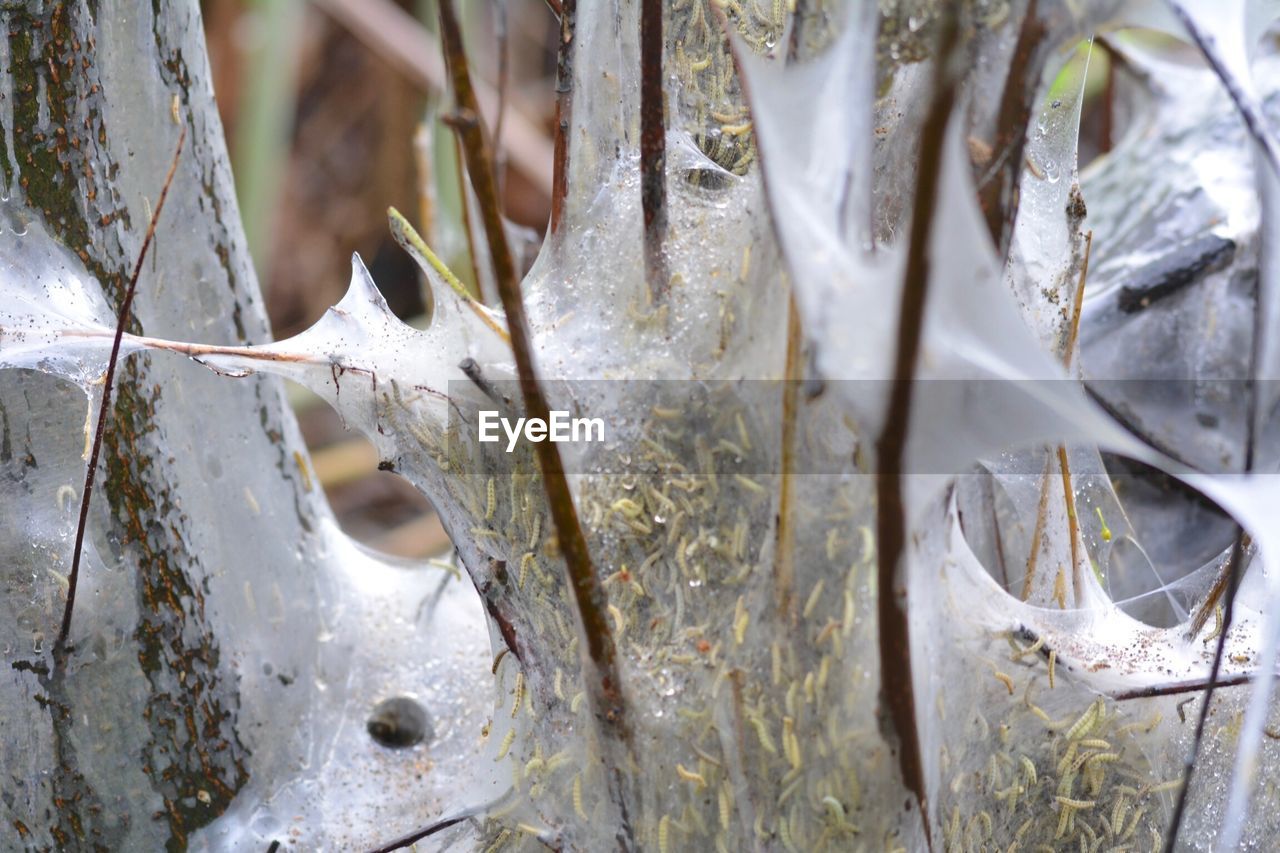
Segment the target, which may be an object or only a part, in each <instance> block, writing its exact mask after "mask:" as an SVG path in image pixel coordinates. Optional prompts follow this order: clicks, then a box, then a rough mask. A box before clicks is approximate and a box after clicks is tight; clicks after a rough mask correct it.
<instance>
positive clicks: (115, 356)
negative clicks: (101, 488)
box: [53, 124, 187, 664]
mask: <svg viewBox="0 0 1280 853" xmlns="http://www.w3.org/2000/svg"><path fill="white" fill-rule="evenodd" d="M186 141H187V126H186V125H185V124H184V125H183V126H182V131H181V133H179V134H178V146H177V148H175V149H174V152H173V160H172V162H170V163H169V173H168V174H167V175H165V177H164V185H163V186H162V187H161V188H160V198H159V199H158V200H157V201H156V208H155V212H154V213H153V214H152V215H151V221H150V222H149V223H147V234H146V236H145V237H143V238H142V248H141V249H139V250H138V259H137V260H136V261H135V262H134V264H133V273H132V274H131V275H130V276H129V284H128V286H127V287H126V288H125V291H124V299H122V300H121V301H120V317H119V319H118V320H117V321H116V334H115V337H114V338H113V339H112V341H111V357H110V358H109V359H108V360H107V375H106V378H105V380H104V381H103V384H102V402H101V403H100V404H99V405H98V425H97V428H96V430H95V431H94V434H93V447H92V449H91V450H90V451H89V464H88V466H87V467H86V469H85V473H84V489H83V491H82V492H81V493H80V519H79V521H78V522H77V523H76V541H75V545H74V546H73V550H72V556H71V573H70V574H69V575H68V576H67V603H66V605H65V606H64V607H63V610H62V626H61V627H60V628H59V629H58V640H57V642H56V643H54V646H53V651H54V662H55V664H56V663H57V662H59V661H60V660H61V659H64V658H65V657H66V655H67V637H68V636H69V635H70V633H71V616H72V614H73V613H74V612H75V609H76V588H77V585H78V583H79V581H80V560H81V555H82V553H83V551H84V534H85V530H86V528H87V527H88V526H89V501H90V499H91V498H92V497H93V481H94V479H95V477H96V476H97V473H98V457H99V456H100V455H101V453H102V440H103V437H104V436H105V435H106V427H107V414H108V413H109V412H110V411H111V390H112V385H113V384H114V382H115V376H116V364H117V363H118V362H119V360H120V342H121V341H122V340H123V339H124V330H125V327H126V326H128V325H129V316H130V310H131V309H132V308H133V295H134V293H135V292H136V291H137V288H138V276H139V275H141V274H142V264H143V262H144V261H145V260H146V259H147V250H148V249H150V248H151V242H152V240H154V239H155V236H156V223H157V222H159V221H160V212H161V211H162V210H164V200H165V199H166V198H168V196H169V186H170V185H171V184H172V183H173V176H174V173H176V172H177V171H178V158H179V157H181V156H182V146H183V143H185V142H186Z"/></svg>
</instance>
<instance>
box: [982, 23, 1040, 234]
mask: <svg viewBox="0 0 1280 853" xmlns="http://www.w3.org/2000/svg"><path fill="white" fill-rule="evenodd" d="M1046 35H1048V30H1047V28H1046V27H1045V25H1044V23H1043V22H1042V21H1041V20H1040V17H1039V15H1038V13H1037V8H1036V0H1031V2H1029V3H1028V4H1027V12H1026V15H1025V16H1024V17H1023V19H1022V28H1021V29H1020V30H1019V31H1018V41H1017V44H1016V45H1014V50H1013V56H1012V57H1011V58H1010V60H1009V73H1008V75H1007V76H1006V77H1005V82H1004V93H1003V94H1002V95H1001V98H1000V112H999V114H998V115H997V117H996V138H995V141H994V144H993V145H992V146H991V148H992V150H993V151H994V152H995V153H994V157H995V158H996V162H998V163H999V166H998V167H997V168H996V170H995V172H994V174H993V175H992V176H991V178H990V180H988V181H987V182H986V183H984V184H983V185H982V186H981V187H979V188H978V202H979V204H981V206H982V212H983V216H984V217H985V218H986V222H987V230H988V231H989V232H990V234H991V239H992V241H993V242H994V243H995V244H996V251H997V253H998V254H999V256H1000V257H1001V258H1003V257H1004V255H1005V253H1006V252H1007V251H1008V248H1009V236H1010V234H1011V233H1012V232H1013V220H1014V217H1015V216H1016V213H1017V194H1018V180H1019V177H1020V176H1021V174H1022V151H1023V149H1024V148H1025V147H1026V141H1027V123H1028V122H1029V121H1030V118H1031V108H1032V106H1033V104H1034V102H1035V93H1036V88H1037V87H1036V85H1035V84H1036V83H1037V82H1038V81H1039V78H1040V67H1041V61H1042V60H1041V57H1042V55H1043V54H1042V53H1041V51H1040V47H1041V45H1042V44H1043V43H1044V40H1045V36H1046ZM1028 80H1030V81H1031V85H1027V81H1028Z"/></svg>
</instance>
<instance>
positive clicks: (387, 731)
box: [365, 696, 435, 749]
mask: <svg viewBox="0 0 1280 853" xmlns="http://www.w3.org/2000/svg"><path fill="white" fill-rule="evenodd" d="M365 728H366V729H367V730H368V732H369V737H371V738H373V740H374V742H376V743H377V744H378V745H379V746H384V747H386V748H387V749H407V748H408V747H411V746H417V745H418V744H420V743H422V742H423V741H428V742H429V741H430V740H431V739H432V738H433V737H435V733H434V732H433V731H432V728H431V721H430V720H429V719H427V712H426V710H425V709H424V708H423V707H422V705H421V704H419V703H418V701H417V700H415V699H410V698H409V697H407V696H396V697H393V698H391V699H384V700H383V701H381V702H379V703H378V704H377V705H376V706H375V707H374V709H373V713H372V714H370V715H369V721H368V723H367V724H366V725H365Z"/></svg>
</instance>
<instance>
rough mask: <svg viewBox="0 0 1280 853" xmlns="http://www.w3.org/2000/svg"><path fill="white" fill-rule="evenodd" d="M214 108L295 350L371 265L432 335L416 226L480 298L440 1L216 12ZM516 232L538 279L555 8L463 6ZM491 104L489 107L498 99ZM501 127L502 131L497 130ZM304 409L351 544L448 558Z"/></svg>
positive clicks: (301, 411) (397, 495) (296, 396)
mask: <svg viewBox="0 0 1280 853" xmlns="http://www.w3.org/2000/svg"><path fill="white" fill-rule="evenodd" d="M202 9H203V13H204V23H205V30H206V35H207V38H208V42H209V60H210V63H211V65H212V71H213V82H214V90H215V92H216V95H217V99H218V107H219V110H220V112H221V115H222V123H223V126H224V127H225V129H226V135H227V145H228V147H229V149H230V151H231V159H232V167H233V170H234V173H235V178H236V192H237V195H238V197H239V202H240V211H241V215H242V217H243V219H244V226H245V231H246V233H247V234H248V238H249V244H250V249H251V251H252V254H253V259H254V264H255V266H256V267H257V270H258V277H259V281H260V282H261V285H262V290H263V295H264V297H265V299H266V304H267V311H268V314H269V315H270V319H271V325H272V328H273V330H274V333H275V336H276V338H277V339H279V338H284V337H288V336H290V335H293V334H296V333H298V332H300V331H302V330H303V329H305V328H306V327H308V326H309V325H311V324H312V323H314V322H315V321H316V320H317V319H319V317H320V315H321V314H323V313H324V311H325V309H326V308H328V307H329V306H331V305H333V304H334V303H336V302H337V301H338V300H339V299H341V298H342V295H343V294H344V293H345V292H346V288H347V284H348V281H349V279H350V256H351V253H352V252H359V253H360V256H361V258H363V259H364V261H365V263H366V264H367V265H368V267H369V269H370V271H371V272H372V274H373V277H374V280H375V281H376V282H377V284H378V287H379V288H380V289H381V290H382V293H383V295H384V296H386V298H387V301H388V302H389V303H390V305H391V308H392V310H393V311H395V312H396V314H397V315H398V316H399V317H401V318H402V319H403V320H405V321H406V322H409V323H411V324H419V325H420V324H422V323H425V321H426V315H425V312H426V310H427V305H426V303H425V301H424V291H423V285H422V282H421V280H420V278H419V275H418V271H417V268H416V267H415V266H414V264H413V261H412V260H411V259H410V258H409V256H408V255H406V254H405V253H404V252H403V251H401V249H400V248H399V247H398V246H397V245H396V244H395V242H394V241H393V240H392V238H391V235H390V232H389V231H388V229H387V224H386V223H387V219H386V210H387V207H388V206H394V207H396V208H398V209H399V210H400V211H401V212H402V213H404V215H405V216H407V217H408V218H409V220H410V221H411V222H412V223H413V224H414V226H415V227H416V228H417V229H418V230H419V231H420V232H421V233H422V234H423V236H424V237H425V238H426V239H427V242H428V243H429V244H430V245H431V246H432V247H433V248H434V249H435V250H436V251H437V252H438V253H439V254H440V255H441V257H442V258H444V260H445V262H446V263H447V264H448V265H449V267H450V268H451V269H452V270H453V271H454V272H455V273H456V274H457V275H458V277H459V278H461V279H462V280H463V281H464V282H465V283H467V285H468V286H469V287H472V288H475V287H477V284H476V273H475V271H474V269H473V267H472V263H471V254H470V249H469V240H468V224H467V223H468V221H469V219H468V216H469V215H471V216H474V215H476V214H475V211H474V209H473V207H474V206H473V205H471V204H469V201H470V200H469V199H468V198H467V196H466V194H465V193H464V192H463V190H462V185H461V183H460V180H459V178H460V173H459V170H458V152H457V148H456V145H455V142H454V138H453V133H452V131H451V130H449V128H448V127H446V126H445V125H444V124H443V123H442V122H441V121H440V117H441V116H443V115H447V114H448V112H449V111H450V109H451V105H450V103H449V101H448V98H447V94H445V92H444V89H445V85H444V83H445V72H444V65H443V61H442V59H441V55H440V51H439V46H438V41H437V39H436V35H435V29H436V8H435V3H434V2H431V0H204V2H203V3H202ZM458 9H459V13H460V15H461V16H462V18H463V26H464V31H465V37H466V40H467V48H468V53H469V56H470V59H471V63H472V65H471V68H472V74H473V76H475V77H478V78H479V85H480V87H481V89H482V91H481V92H480V96H481V105H482V108H483V109H484V111H485V119H486V126H487V127H488V129H489V131H490V133H491V135H493V134H494V133H495V132H500V134H501V136H500V138H499V145H498V160H499V175H500V180H501V182H502V190H503V203H504V205H505V212H506V215H507V217H508V218H509V219H510V220H511V222H512V223H513V226H514V227H515V228H516V231H517V234H518V236H519V240H518V241H517V243H518V245H520V246H521V247H522V249H523V251H522V253H521V254H522V255H523V260H524V262H525V264H526V266H527V264H528V263H529V262H531V261H532V258H533V256H534V255H535V254H536V251H537V247H538V245H539V243H540V240H541V236H542V233H543V231H544V230H545V228H546V224H547V221H548V217H549V215H550V190H551V172H552V139H553V136H552V128H553V121H554V111H555V100H554V87H555V67H556V55H555V46H556V42H557V40H558V36H559V21H558V19H557V17H556V15H555V13H554V12H553V11H552V7H551V6H549V5H548V4H547V2H545V0H509V2H508V0H483V2H476V0H458ZM486 90H487V91H486ZM499 111H501V115H502V120H501V123H500V126H499V123H498V121H497V116H498V114H499ZM289 390H290V395H291V399H292V402H293V405H294V408H295V410H296V411H297V414H298V419H299V422H300V423H301V426H302V431H303V434H304V437H305V438H306V441H307V444H308V445H309V446H310V448H311V451H312V460H313V463H314V466H315V474H316V475H317V477H318V479H319V480H320V481H321V483H323V484H324V487H325V490H326V491H327V492H328V494H329V498H330V502H331V503H332V506H333V509H334V512H335V513H336V514H337V516H338V519H339V521H340V522H341V524H342V526H343V528H344V529H345V530H346V531H347V532H348V533H349V534H351V535H352V536H354V537H356V538H357V539H359V540H361V541H363V542H365V543H367V544H369V545H372V546H374V547H376V548H379V549H381V550H385V551H389V552H391V553H395V554H399V555H402V556H407V557H427V556H432V555H438V554H442V553H444V552H446V551H447V550H448V548H449V542H448V538H447V537H446V536H445V534H444V531H443V530H442V529H441V527H440V524H439V522H438V520H437V519H436V518H435V515H434V512H433V511H432V510H431V507H430V505H429V504H428V503H427V502H426V500H425V499H423V498H422V496H421V495H419V494H418V492H417V491H415V490H414V489H413V488H412V487H411V486H410V485H409V484H408V483H407V482H406V481H405V480H403V479H401V478H399V477H397V476H395V475H394V474H390V473H385V472H380V471H378V470H377V457H376V455H375V453H374V451H373V447H372V445H370V444H369V442H368V441H367V440H366V439H364V438H363V437H362V436H360V435H358V434H356V433H354V432H349V431H347V430H346V429H345V428H344V427H343V426H342V424H341V422H340V421H339V419H338V417H337V415H336V414H335V413H334V412H333V411H332V410H331V409H330V408H329V407H328V406H327V405H325V404H324V403H323V402H321V400H320V399H319V398H318V397H315V396H314V395H311V394H309V393H308V392H306V391H304V390H303V389H301V388H300V387H298V386H292V385H291V386H290V388H289Z"/></svg>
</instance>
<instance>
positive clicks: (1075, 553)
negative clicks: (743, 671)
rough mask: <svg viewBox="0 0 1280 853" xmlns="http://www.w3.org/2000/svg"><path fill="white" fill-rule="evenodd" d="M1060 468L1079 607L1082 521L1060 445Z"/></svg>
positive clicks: (1073, 582) (1081, 577)
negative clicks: (1078, 516)
mask: <svg viewBox="0 0 1280 853" xmlns="http://www.w3.org/2000/svg"><path fill="white" fill-rule="evenodd" d="M1058 467H1059V468H1061V469H1062V502H1063V503H1064V504H1065V505H1066V507H1067V535H1068V536H1070V537H1071V585H1072V587H1073V592H1074V593H1075V599H1076V606H1077V607H1079V606H1080V604H1081V603H1082V600H1081V597H1080V596H1081V594H1082V593H1083V591H1084V590H1083V587H1084V577H1083V576H1082V575H1081V574H1080V519H1079V518H1077V517H1076V493H1075V489H1073V488H1072V486H1071V466H1070V465H1069V464H1067V447H1066V445H1064V444H1059V445H1058Z"/></svg>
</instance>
